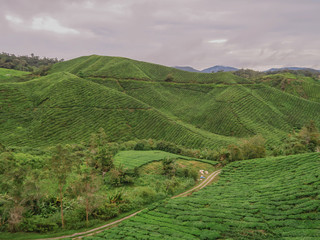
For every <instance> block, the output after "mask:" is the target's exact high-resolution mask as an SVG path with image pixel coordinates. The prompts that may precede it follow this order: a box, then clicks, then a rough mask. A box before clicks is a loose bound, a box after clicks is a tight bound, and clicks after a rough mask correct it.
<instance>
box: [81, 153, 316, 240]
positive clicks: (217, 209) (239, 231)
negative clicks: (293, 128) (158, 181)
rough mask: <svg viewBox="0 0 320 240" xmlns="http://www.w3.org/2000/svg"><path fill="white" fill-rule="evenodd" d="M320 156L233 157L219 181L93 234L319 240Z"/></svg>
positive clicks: (137, 236) (146, 237)
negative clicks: (243, 159) (235, 159)
mask: <svg viewBox="0 0 320 240" xmlns="http://www.w3.org/2000/svg"><path fill="white" fill-rule="evenodd" d="M319 169H320V155H319V153H317V154H303V155H296V156H289V157H278V158H267V159H256V160H250V161H242V162H234V163H232V164H230V165H228V166H227V167H226V168H224V169H223V171H222V173H221V174H220V179H219V182H218V183H216V184H214V185H211V186H209V187H207V188H205V189H203V190H201V191H199V192H197V193H194V194H193V195H191V196H190V197H185V198H180V199H179V198H177V199H171V200H167V201H165V202H163V203H161V204H158V206H154V207H151V208H149V209H148V210H145V211H143V212H142V213H140V214H138V215H137V216H135V217H134V218H131V219H130V220H127V221H125V222H124V223H122V224H120V225H119V226H118V227H115V228H112V229H110V230H106V231H104V232H102V233H100V234H97V235H96V236H94V237H88V238H85V239H87V240H89V239H96V240H98V239H124V238H125V239H130V238H138V239H217V238H218V239H317V238H319V237H320V228H319V224H320V218H319V210H320V209H319V206H320V199H319V195H320V178H319Z"/></svg>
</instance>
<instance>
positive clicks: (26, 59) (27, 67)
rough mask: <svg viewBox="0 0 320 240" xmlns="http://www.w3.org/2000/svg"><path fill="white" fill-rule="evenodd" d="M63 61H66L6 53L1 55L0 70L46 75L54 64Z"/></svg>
mask: <svg viewBox="0 0 320 240" xmlns="http://www.w3.org/2000/svg"><path fill="white" fill-rule="evenodd" d="M62 61H64V59H58V58H47V57H43V58H41V57H39V56H36V55H34V54H33V53H31V54H30V56H28V55H24V56H17V55H15V54H10V53H6V52H2V53H0V68H7V69H15V70H20V71H27V72H32V73H35V74H39V75H44V73H45V72H46V71H47V70H48V69H49V68H50V66H51V65H52V64H55V63H58V62H62Z"/></svg>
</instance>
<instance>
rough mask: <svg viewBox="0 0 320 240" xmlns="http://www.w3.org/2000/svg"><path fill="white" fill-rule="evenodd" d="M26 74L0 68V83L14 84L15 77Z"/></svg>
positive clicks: (26, 73) (25, 73)
mask: <svg viewBox="0 0 320 240" xmlns="http://www.w3.org/2000/svg"><path fill="white" fill-rule="evenodd" d="M28 74H30V73H29V72H25V71H18V70H13V69H6V68H0V83H4V82H14V81H15V79H16V78H15V77H21V76H24V75H28Z"/></svg>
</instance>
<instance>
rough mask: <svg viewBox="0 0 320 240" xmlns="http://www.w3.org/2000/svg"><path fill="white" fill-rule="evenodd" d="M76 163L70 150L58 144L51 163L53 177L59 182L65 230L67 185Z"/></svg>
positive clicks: (62, 222)
mask: <svg viewBox="0 0 320 240" xmlns="http://www.w3.org/2000/svg"><path fill="white" fill-rule="evenodd" d="M74 162H75V156H74V155H72V153H71V151H70V149H69V148H68V147H63V146H62V145H61V144H58V145H57V146H56V147H55V149H54V150H53V155H52V158H51V161H50V163H49V165H50V167H51V169H50V171H51V176H53V177H54V178H55V179H57V181H58V188H59V199H60V210H61V226H62V228H64V226H65V223H64V216H63V197H64V193H65V187H66V184H67V178H68V175H69V174H70V173H71V171H72V167H73V163H74Z"/></svg>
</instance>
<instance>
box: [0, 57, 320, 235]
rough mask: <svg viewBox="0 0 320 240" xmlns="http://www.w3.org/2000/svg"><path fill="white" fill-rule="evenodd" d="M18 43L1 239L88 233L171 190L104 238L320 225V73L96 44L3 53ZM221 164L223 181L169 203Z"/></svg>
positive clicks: (2, 148)
mask: <svg viewBox="0 0 320 240" xmlns="http://www.w3.org/2000/svg"><path fill="white" fill-rule="evenodd" d="M7 55H9V58H8V59H11V60H8V61H7V60H5V61H3V60H1V64H3V63H6V64H8V65H7V68H0V130H1V131H0V231H2V232H1V233H0V239H2V238H3V239H12V238H17V239H19V238H20V239H26V238H29V239H30V238H37V237H39V238H44V237H45V235H37V234H44V233H49V234H51V235H50V236H53V235H54V236H57V235H63V234H64V233H65V232H66V231H69V233H70V231H71V232H72V231H73V232H75V231H80V230H78V229H87V228H90V227H93V226H98V225H102V224H104V223H105V221H108V220H110V219H112V218H115V217H119V216H123V215H126V214H128V213H130V212H133V211H135V210H141V209H142V208H144V207H147V206H149V205H150V204H151V203H155V202H159V201H161V200H164V199H166V200H164V202H162V203H159V204H158V203H157V204H155V205H153V206H152V207H150V206H149V207H150V208H149V209H148V210H147V211H144V212H142V213H141V214H140V215H139V217H137V218H135V220H132V221H130V222H128V223H126V224H123V225H122V226H121V227H123V229H125V231H122V230H121V228H115V230H112V231H110V232H106V233H102V234H101V235H100V238H114V237H115V236H117V237H119V238H122V237H128V238H130V237H132V236H133V235H134V233H135V232H136V233H137V234H138V235H137V236H139V237H141V238H146V239H148V238H149V239H156V238H169V239H170V238H172V239H174V238H179V239H183V238H186V239H198V238H200V239H217V238H222V239H223V238H234V239H237V236H241V237H239V239H268V238H269V239H270V238H282V237H318V236H320V235H319V234H320V233H319V229H318V227H317V225H318V223H319V218H318V217H317V214H319V213H318V211H319V208H318V207H317V206H319V204H318V203H319V194H320V192H319V181H320V180H319V176H318V175H319V174H318V172H319V171H320V167H319V154H318V153H317V152H319V151H320V133H319V127H320V114H319V113H320V81H319V76H318V74H317V73H315V72H309V71H307V70H303V71H287V70H285V71H278V72H272V73H270V72H268V73H264V72H256V71H252V70H243V69H242V70H238V71H235V72H217V73H197V72H186V71H182V70H178V69H174V68H170V67H166V66H161V65H157V64H152V63H147V62H141V61H136V60H132V59H128V58H121V57H108V56H97V55H91V56H83V57H79V58H75V59H72V60H69V61H60V60H57V59H47V58H44V59H40V58H37V57H35V56H31V57H21V58H19V57H18V58H16V57H12V56H11V55H10V54H3V55H1V59H5V57H6V56H7ZM10 56H11V58H10ZM2 57H3V58H2ZM14 59H15V60H14ZM23 59H25V63H23V64H22V62H21V61H23ZM18 60H19V61H18ZM27 60H28V61H29V62H27ZM14 61H15V63H14V64H13V65H10V62H14ZM18 62H19V63H18ZM51 64H53V65H51ZM10 66H11V67H10ZM19 67H22V68H23V70H24V71H20V70H16V69H19ZM24 67H25V68H24ZM29 67H30V68H29ZM8 68H13V69H8ZM28 68H29V70H28ZM37 69H38V70H37ZM27 71H32V73H33V74H30V72H27ZM287 155H291V156H287ZM274 156H280V157H278V158H273V157H274ZM284 156H287V157H284ZM256 158H259V159H256ZM248 159H255V160H252V161H247V160H248ZM221 168H222V170H221V182H220V180H219V182H218V184H217V185H216V184H214V185H213V186H211V187H210V188H208V189H205V190H201V191H200V192H199V194H197V195H195V196H193V197H186V198H183V199H180V200H170V201H167V199H168V198H170V197H172V196H174V195H176V194H179V193H181V192H183V191H186V190H187V189H190V188H191V187H193V186H194V185H196V184H199V182H200V179H203V178H206V177H208V176H209V174H211V173H213V172H214V171H217V170H219V171H220V169H221ZM318 170H319V171H318ZM205 172H207V173H206V174H205ZM270 176H271V178H270ZM248 182H250V184H251V185H250V186H252V187H253V190H250V189H249V190H248V189H247V187H246V186H247V185H246V184H247V183H248ZM285 182H290V184H289V185H288V188H286V186H285V184H284V183H285ZM273 189H274V191H276V192H275V193H273ZM246 190H248V191H246ZM297 192H301V194H297ZM271 193H272V194H271ZM293 193H295V194H294V195H292V194H293ZM289 195H290V197H288V196H289ZM201 198H205V199H212V200H210V201H209V200H208V201H202V200H201ZM291 206H301V208H300V207H299V208H298V207H297V208H294V209H293V210H292V211H291V210H290V208H291ZM219 208H221V209H219ZM237 208H239V210H237ZM170 209H171V210H170ZM172 209H174V213H172V214H171V213H170V212H172ZM184 209H185V210H184ZM196 209H197V210H196ZM299 209H300V210H299ZM171 215H172V216H171ZM274 217H275V218H276V219H275V220H272V219H273V218H274ZM171 218H172V219H174V222H172V221H171V220H170V219H171ZM288 219H291V220H288ZM303 219H307V221H302V220H303ZM210 221H211V223H210ZM295 224H299V226H301V228H303V229H304V230H303V231H302V232H299V233H298V231H296V230H295V228H294V225H295ZM158 225H159V226H161V227H160V228H158V227H157V226H158ZM119 229H120V230H119ZM21 232H23V234H21ZM202 232H203V233H202ZM25 233H29V235H28V234H25ZM46 236H49V235H46Z"/></svg>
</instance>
